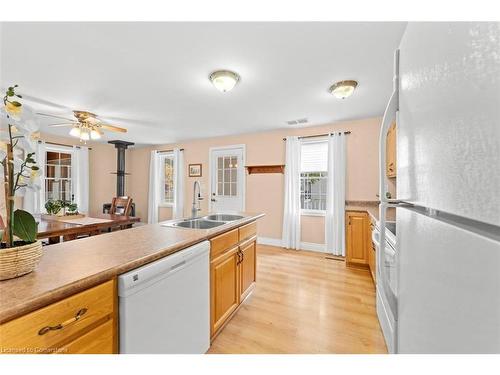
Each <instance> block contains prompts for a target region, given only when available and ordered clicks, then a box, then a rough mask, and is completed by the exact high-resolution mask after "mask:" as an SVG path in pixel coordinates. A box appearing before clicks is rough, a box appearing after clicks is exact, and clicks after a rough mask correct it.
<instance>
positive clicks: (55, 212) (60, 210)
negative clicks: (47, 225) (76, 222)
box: [42, 199, 84, 220]
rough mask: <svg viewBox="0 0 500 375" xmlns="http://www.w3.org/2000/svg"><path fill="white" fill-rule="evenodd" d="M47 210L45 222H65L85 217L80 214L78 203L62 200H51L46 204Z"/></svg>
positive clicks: (44, 216)
mask: <svg viewBox="0 0 500 375" xmlns="http://www.w3.org/2000/svg"><path fill="white" fill-rule="evenodd" d="M45 210H46V211H47V214H46V215H45V214H43V215H42V217H43V218H44V219H45V220H64V219H69V218H71V219H77V218H81V217H84V215H81V214H80V213H79V212H78V205H77V204H76V203H74V202H70V201H64V200H60V199H49V200H48V201H47V202H45Z"/></svg>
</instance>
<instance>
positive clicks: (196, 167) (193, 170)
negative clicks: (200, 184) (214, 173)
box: [189, 164, 201, 177]
mask: <svg viewBox="0 0 500 375" xmlns="http://www.w3.org/2000/svg"><path fill="white" fill-rule="evenodd" d="M189 177H201V164H189Z"/></svg>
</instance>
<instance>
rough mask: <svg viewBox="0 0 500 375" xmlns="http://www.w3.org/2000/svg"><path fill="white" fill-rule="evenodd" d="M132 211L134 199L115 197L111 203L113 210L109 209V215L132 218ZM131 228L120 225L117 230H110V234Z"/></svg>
mask: <svg viewBox="0 0 500 375" xmlns="http://www.w3.org/2000/svg"><path fill="white" fill-rule="evenodd" d="M131 210H132V198H130V197H127V196H124V197H114V198H113V200H112V201H111V208H110V209H109V213H110V214H113V215H123V216H130V212H131ZM130 227H131V225H130V226H126V225H120V226H119V227H116V228H109V229H108V232H111V231H113V230H119V229H127V228H130Z"/></svg>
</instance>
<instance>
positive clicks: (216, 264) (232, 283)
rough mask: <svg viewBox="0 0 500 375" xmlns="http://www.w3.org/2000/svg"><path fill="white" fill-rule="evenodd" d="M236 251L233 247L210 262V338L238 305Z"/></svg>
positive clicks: (236, 248) (236, 247)
mask: <svg viewBox="0 0 500 375" xmlns="http://www.w3.org/2000/svg"><path fill="white" fill-rule="evenodd" d="M238 249H239V248H238V246H235V247H234V248H231V249H230V250H228V251H226V252H224V253H223V254H221V255H220V256H218V257H217V258H215V259H213V260H212V261H211V262H210V284H211V285H212V287H211V296H210V297H211V304H210V305H211V312H210V320H211V325H210V328H211V332H210V333H211V336H213V335H214V334H215V333H216V332H217V330H218V329H219V328H220V327H221V326H222V325H223V324H224V322H225V321H226V320H227V318H229V316H230V315H231V314H232V313H233V311H234V310H236V308H237V307H238V304H239V296H240V293H239V280H238V259H239V256H238Z"/></svg>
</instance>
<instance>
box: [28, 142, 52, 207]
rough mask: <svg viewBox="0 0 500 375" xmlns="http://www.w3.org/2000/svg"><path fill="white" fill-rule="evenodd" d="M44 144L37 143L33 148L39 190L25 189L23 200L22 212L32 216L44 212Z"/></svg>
mask: <svg viewBox="0 0 500 375" xmlns="http://www.w3.org/2000/svg"><path fill="white" fill-rule="evenodd" d="M45 152H46V149H45V142H39V143H37V145H36V148H35V161H36V165H37V166H38V167H39V168H40V169H39V170H38V186H39V187H40V189H39V190H31V189H27V190H26V193H25V194H24V198H23V210H25V211H28V212H30V213H32V214H34V215H38V214H40V213H42V212H45Z"/></svg>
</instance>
